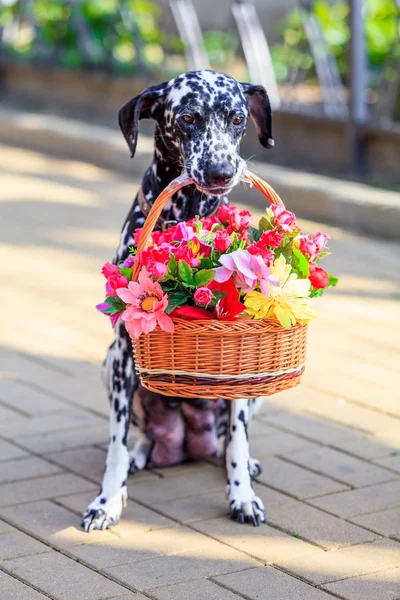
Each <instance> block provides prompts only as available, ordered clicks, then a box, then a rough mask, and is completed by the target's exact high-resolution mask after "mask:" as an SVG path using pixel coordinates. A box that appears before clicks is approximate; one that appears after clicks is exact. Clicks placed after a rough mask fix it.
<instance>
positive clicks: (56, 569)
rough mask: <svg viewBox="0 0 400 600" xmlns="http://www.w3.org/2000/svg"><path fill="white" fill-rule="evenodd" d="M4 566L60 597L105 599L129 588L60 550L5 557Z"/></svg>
mask: <svg viewBox="0 0 400 600" xmlns="http://www.w3.org/2000/svg"><path fill="white" fill-rule="evenodd" d="M5 567H6V568H7V569H9V570H10V571H12V572H14V573H15V574H16V575H18V576H19V577H21V578H23V579H25V580H26V581H29V582H30V583H32V584H33V585H35V586H36V587H37V588H39V589H40V590H43V592H45V593H47V594H50V595H51V596H55V597H56V598H57V600H82V599H83V598H84V599H85V600H105V599H108V598H114V597H118V596H122V595H124V594H126V589H124V588H123V587H121V586H120V585H118V584H117V583H114V582H113V581H110V580H109V579H107V578H105V577H102V576H101V575H99V574H98V573H95V572H94V571H92V570H90V569H87V568H86V567H84V566H83V565H80V564H79V563H77V562H76V561H74V560H72V559H70V558H67V557H66V556H63V555H62V554H60V553H58V552H54V551H51V552H47V553H46V554H38V555H36V556H29V557H24V558H16V559H14V560H8V561H5Z"/></svg>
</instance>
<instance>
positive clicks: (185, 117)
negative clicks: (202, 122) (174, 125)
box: [182, 115, 194, 123]
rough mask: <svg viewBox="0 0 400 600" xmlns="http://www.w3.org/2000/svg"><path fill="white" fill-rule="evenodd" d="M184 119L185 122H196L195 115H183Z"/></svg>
mask: <svg viewBox="0 0 400 600" xmlns="http://www.w3.org/2000/svg"><path fill="white" fill-rule="evenodd" d="M182 119H183V120H184V121H185V123H194V117H192V115H182Z"/></svg>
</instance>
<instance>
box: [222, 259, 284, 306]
mask: <svg viewBox="0 0 400 600" xmlns="http://www.w3.org/2000/svg"><path fill="white" fill-rule="evenodd" d="M219 262H220V263H221V264H222V265H223V266H222V267H218V268H217V269H215V281H217V282H218V283H222V282H224V281H227V280H228V279H229V278H230V277H231V276H232V275H234V278H235V284H236V287H238V288H240V289H242V291H243V292H245V293H248V292H252V291H253V290H254V288H255V287H256V285H257V284H259V285H260V289H261V291H262V293H263V294H264V295H265V296H268V294H269V289H268V284H270V285H276V284H277V280H276V279H275V277H272V276H271V275H270V272H269V268H268V267H267V265H266V264H265V262H264V261H263V259H262V258H261V256H255V255H252V254H250V252H248V251H247V250H235V251H234V252H231V253H230V254H223V255H222V256H221V257H220V259H219Z"/></svg>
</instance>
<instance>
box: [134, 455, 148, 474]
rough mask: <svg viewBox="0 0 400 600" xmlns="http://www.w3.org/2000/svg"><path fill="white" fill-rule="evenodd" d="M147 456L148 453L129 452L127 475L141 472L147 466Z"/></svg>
mask: <svg viewBox="0 0 400 600" xmlns="http://www.w3.org/2000/svg"><path fill="white" fill-rule="evenodd" d="M148 456H149V455H148V453H146V452H144V451H135V450H132V451H131V452H129V461H130V462H129V473H137V471H142V470H143V469H144V468H145V467H146V465H147V461H148Z"/></svg>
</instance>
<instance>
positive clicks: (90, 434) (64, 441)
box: [0, 421, 108, 455]
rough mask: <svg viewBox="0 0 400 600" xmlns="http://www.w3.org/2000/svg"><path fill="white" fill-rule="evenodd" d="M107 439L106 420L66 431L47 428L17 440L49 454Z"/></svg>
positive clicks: (31, 448)
mask: <svg viewBox="0 0 400 600" xmlns="http://www.w3.org/2000/svg"><path fill="white" fill-rule="evenodd" d="M107 439H108V425H107V423H106V421H104V423H100V424H99V425H95V426H93V427H87V428H79V429H74V430H68V431H57V432H55V433H53V431H51V430H49V431H46V432H43V433H41V434H40V435H33V436H24V437H23V438H22V439H21V440H18V443H20V444H21V445H22V446H24V447H25V448H27V449H28V450H31V451H32V452H37V453H38V454H49V453H52V452H60V451H61V450H72V449H73V450H75V449H77V448H84V447H87V446H93V445H94V444H101V443H102V442H104V441H105V440H107ZM0 455H1V453H0Z"/></svg>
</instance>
